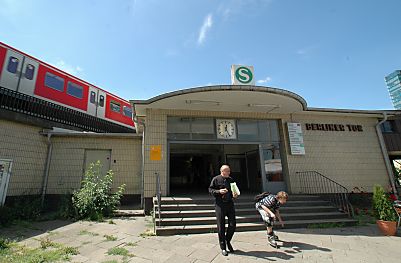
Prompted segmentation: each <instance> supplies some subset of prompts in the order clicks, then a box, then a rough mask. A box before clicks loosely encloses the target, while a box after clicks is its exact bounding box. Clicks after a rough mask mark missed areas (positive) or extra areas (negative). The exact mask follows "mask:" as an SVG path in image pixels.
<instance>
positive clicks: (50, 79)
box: [45, 72, 64, 92]
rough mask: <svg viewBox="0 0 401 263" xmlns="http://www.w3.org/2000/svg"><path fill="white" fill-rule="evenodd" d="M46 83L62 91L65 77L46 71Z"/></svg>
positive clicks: (47, 85)
mask: <svg viewBox="0 0 401 263" xmlns="http://www.w3.org/2000/svg"><path fill="white" fill-rule="evenodd" d="M45 85H46V87H49V88H52V89H55V90H58V91H61V92H63V91H64V79H63V78H61V77H59V76H56V75H54V74H52V73H50V72H46V77H45Z"/></svg>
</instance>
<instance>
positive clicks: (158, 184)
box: [155, 173, 162, 227]
mask: <svg viewBox="0 0 401 263" xmlns="http://www.w3.org/2000/svg"><path fill="white" fill-rule="evenodd" d="M155 175H156V197H157V207H158V210H159V213H158V214H159V227H160V225H161V212H162V202H161V199H162V197H161V194H162V188H161V184H160V175H159V173H155Z"/></svg>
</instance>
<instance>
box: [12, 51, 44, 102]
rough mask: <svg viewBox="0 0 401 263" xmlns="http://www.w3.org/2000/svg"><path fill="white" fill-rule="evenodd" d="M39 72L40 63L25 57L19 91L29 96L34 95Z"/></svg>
mask: <svg viewBox="0 0 401 263" xmlns="http://www.w3.org/2000/svg"><path fill="white" fill-rule="evenodd" d="M38 71H39V63H38V62H36V61H35V60H33V59H31V58H28V57H25V58H24V64H23V66H22V72H21V78H20V82H19V85H18V87H17V91H19V92H21V93H25V94H28V95H33V90H34V89H35V83H36V78H37V76H38Z"/></svg>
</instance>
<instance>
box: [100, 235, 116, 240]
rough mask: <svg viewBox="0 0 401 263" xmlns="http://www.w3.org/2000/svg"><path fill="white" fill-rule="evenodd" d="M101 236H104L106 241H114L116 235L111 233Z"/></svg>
mask: <svg viewBox="0 0 401 263" xmlns="http://www.w3.org/2000/svg"><path fill="white" fill-rule="evenodd" d="M103 237H105V238H106V240H107V241H116V240H117V237H115V236H111V235H104V236H103Z"/></svg>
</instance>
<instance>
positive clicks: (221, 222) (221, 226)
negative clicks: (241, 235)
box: [215, 202, 236, 249]
mask: <svg viewBox="0 0 401 263" xmlns="http://www.w3.org/2000/svg"><path fill="white" fill-rule="evenodd" d="M215 211H216V220H217V232H218V233H219V243H220V248H221V249H226V241H227V242H230V241H231V239H232V237H233V235H234V231H235V227H236V221H235V208H234V203H233V202H229V203H223V204H216V206H215ZM226 217H227V218H228V227H227V233H226V226H225V218H226Z"/></svg>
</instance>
